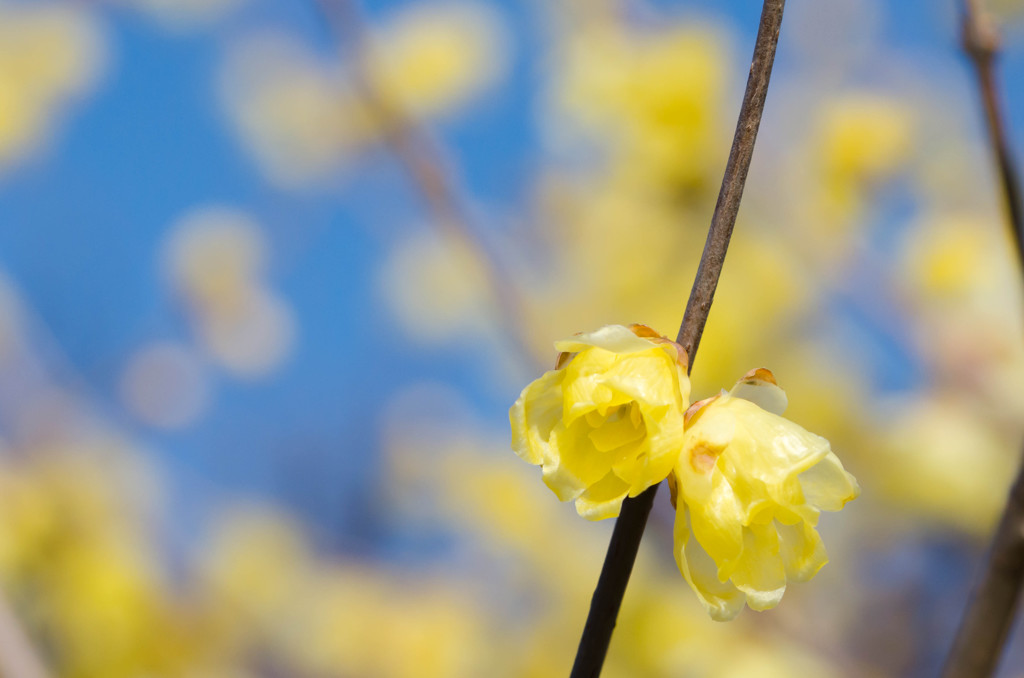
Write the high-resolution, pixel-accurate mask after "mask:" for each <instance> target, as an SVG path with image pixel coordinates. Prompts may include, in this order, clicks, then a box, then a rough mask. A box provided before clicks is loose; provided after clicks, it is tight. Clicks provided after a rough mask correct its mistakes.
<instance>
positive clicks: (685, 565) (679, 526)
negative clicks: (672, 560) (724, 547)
mask: <svg viewBox="0 0 1024 678" xmlns="http://www.w3.org/2000/svg"><path fill="white" fill-rule="evenodd" d="M673 533H674V537H675V539H674V541H675V548H674V551H675V557H676V565H678V566H679V571H680V572H681V573H682V575H683V577H684V578H685V579H686V582H687V583H688V584H689V585H690V588H692V589H693V591H694V593H696V594H697V598H698V599H699V600H700V602H701V604H702V605H703V606H704V608H705V609H706V610H707V611H708V614H710V615H711V618H712V619H714V620H715V621H729V620H730V619H734V618H735V617H736V615H738V614H739V612H740V610H741V609H743V603H744V602H745V601H746V596H745V595H744V594H743V592H742V591H740V590H739V589H737V588H736V587H735V586H733V584H732V583H731V582H729V581H724V582H723V581H721V580H719V578H718V567H717V566H716V565H715V561H714V560H712V559H711V556H709V555H708V554H707V552H706V551H704V549H703V548H702V547H701V545H700V544H699V543H698V542H697V540H696V539H692V538H691V534H690V521H689V516H688V512H687V510H686V504H685V503H684V502H682V501H680V502H679V507H678V510H677V512H676V521H675V527H674V529H673Z"/></svg>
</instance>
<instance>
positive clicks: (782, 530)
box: [778, 523, 828, 581]
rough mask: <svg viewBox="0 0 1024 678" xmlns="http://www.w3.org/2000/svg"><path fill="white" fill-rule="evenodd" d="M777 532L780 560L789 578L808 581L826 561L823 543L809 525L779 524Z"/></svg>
mask: <svg viewBox="0 0 1024 678" xmlns="http://www.w3.org/2000/svg"><path fill="white" fill-rule="evenodd" d="M778 532H779V539H780V541H781V548H780V553H781V554H782V562H783V563H784V564H785V566H786V576H787V577H788V578H789V579H792V580H793V581H808V580H809V579H811V577H813V576H814V575H816V574H817V573H818V570H820V569H821V568H822V567H824V566H825V563H827V562H828V553H826V552H825V544H824V543H823V542H822V541H821V536H819V535H818V531H817V530H815V529H814V527H812V526H811V525H808V524H807V523H800V524H798V525H779V526H778Z"/></svg>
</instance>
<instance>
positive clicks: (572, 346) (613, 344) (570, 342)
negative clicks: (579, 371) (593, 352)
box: [555, 325, 653, 353]
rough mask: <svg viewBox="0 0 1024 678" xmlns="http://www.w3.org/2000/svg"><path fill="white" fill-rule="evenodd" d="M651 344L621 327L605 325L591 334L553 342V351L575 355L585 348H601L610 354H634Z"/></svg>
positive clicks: (583, 333)
mask: <svg viewBox="0 0 1024 678" xmlns="http://www.w3.org/2000/svg"><path fill="white" fill-rule="evenodd" d="M652 345H653V344H652V343H651V342H650V341H648V340H647V339H642V338H640V337H638V336H636V335H635V334H633V331H632V330H631V329H629V328H628V327H625V326H623V325H605V326H604V327H602V328H600V329H597V330H594V331H593V332H582V333H580V334H577V335H576V336H573V337H569V338H568V339H562V340H560V341H556V342H555V350H557V351H564V352H566V353H576V352H578V351H582V350H584V349H587V348H591V347H597V348H602V349H604V350H606V351H610V352H612V353H635V352H637V351H645V350H647V349H649V348H651V346H652Z"/></svg>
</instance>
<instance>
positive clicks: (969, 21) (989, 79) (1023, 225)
mask: <svg viewBox="0 0 1024 678" xmlns="http://www.w3.org/2000/svg"><path fill="white" fill-rule="evenodd" d="M960 18H961V39H962V41H963V48H964V51H965V52H966V53H967V56H968V57H969V58H970V60H971V65H972V66H973V67H974V73H975V76H976V78H977V80H978V90H979V91H978V93H979V95H980V96H981V101H982V105H983V106H984V109H985V122H986V125H987V127H988V136H989V144H990V145H991V147H992V154H993V155H994V156H995V157H994V158H993V159H994V160H995V161H996V164H997V165H998V169H999V180H1000V183H1001V184H1002V193H1003V199H1004V201H1005V206H1006V216H1007V218H1008V220H1009V223H1010V226H1011V228H1012V230H1013V238H1014V242H1015V244H1016V245H1017V254H1018V255H1019V256H1020V258H1021V261H1022V263H1024V207H1022V204H1021V189H1020V177H1019V175H1018V174H1017V167H1016V163H1015V162H1014V160H1013V155H1012V154H1011V152H1010V141H1009V138H1008V137H1009V135H1008V134H1007V127H1006V122H1005V116H1004V115H1003V110H1002V107H1001V106H1000V100H1001V97H1000V96H999V86H998V83H997V82H996V73H995V64H996V61H997V58H998V56H999V34H998V31H997V30H996V27H995V24H994V23H993V19H992V17H991V15H989V14H987V13H985V12H984V11H983V10H982V8H981V2H980V0H961V13H960Z"/></svg>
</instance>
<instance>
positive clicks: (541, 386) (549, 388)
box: [509, 371, 565, 464]
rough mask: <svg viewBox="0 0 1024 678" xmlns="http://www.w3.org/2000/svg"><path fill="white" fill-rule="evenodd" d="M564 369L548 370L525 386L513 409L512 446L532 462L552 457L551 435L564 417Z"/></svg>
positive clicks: (510, 411) (526, 459)
mask: <svg viewBox="0 0 1024 678" xmlns="http://www.w3.org/2000/svg"><path fill="white" fill-rule="evenodd" d="M564 377H565V374H564V373H563V372H561V371H551V372H547V373H545V374H544V375H543V376H542V377H541V378H540V379H537V380H536V381H534V382H532V383H531V384H530V385H529V386H527V387H526V388H524V389H523V392H522V393H521V394H520V395H519V399H518V400H516V402H515V404H514V405H512V409H510V410H509V421H510V422H511V424H512V450H513V451H514V452H515V453H516V454H517V455H519V456H520V457H521V458H522V459H523V460H525V461H527V462H529V463H531V464H540V463H542V462H543V461H544V460H545V459H547V458H549V457H550V453H549V448H548V439H549V438H550V436H551V431H552V430H553V429H554V428H555V425H556V424H557V423H558V421H559V420H560V419H561V418H562V388H561V385H562V380H563V379H564Z"/></svg>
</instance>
